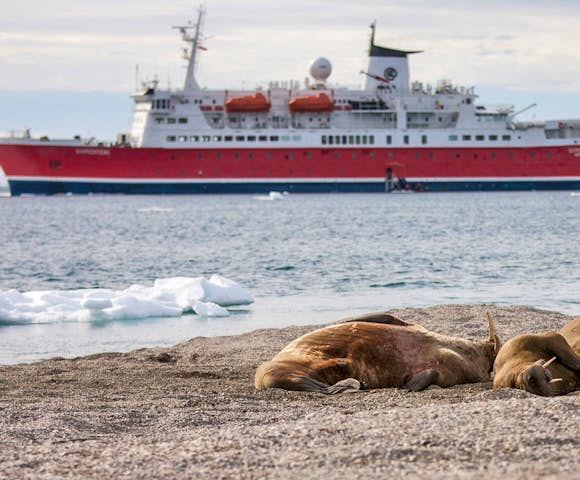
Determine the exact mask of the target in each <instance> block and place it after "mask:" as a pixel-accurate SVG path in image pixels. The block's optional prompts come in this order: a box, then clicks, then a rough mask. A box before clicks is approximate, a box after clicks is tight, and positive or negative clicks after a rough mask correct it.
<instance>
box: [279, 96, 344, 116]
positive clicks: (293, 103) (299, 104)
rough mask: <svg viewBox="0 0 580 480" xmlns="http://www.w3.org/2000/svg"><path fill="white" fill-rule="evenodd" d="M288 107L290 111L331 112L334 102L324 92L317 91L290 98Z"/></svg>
mask: <svg viewBox="0 0 580 480" xmlns="http://www.w3.org/2000/svg"><path fill="white" fill-rule="evenodd" d="M288 108H290V111H291V112H331V111H332V110H333V109H334V104H333V103H332V100H331V99H330V97H329V96H328V95H327V94H326V93H317V94H316V95H305V96H302V97H294V98H292V99H290V101H289V102H288Z"/></svg>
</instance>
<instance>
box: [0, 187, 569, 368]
mask: <svg viewBox="0 0 580 480" xmlns="http://www.w3.org/2000/svg"><path fill="white" fill-rule="evenodd" d="M579 238H580V194H574V193H570V192H522V193H507V192H503V193H489V192H486V193H438V194H429V193H427V194H391V195H381V194H369V195H363V194H361V195H358V194H356V195H355V194H353V195H350V194H342V195H326V194H325V195H288V196H272V197H256V196H135V197H132V196H87V197H82V196H78V197H77V196H62V197H28V198H26V197H21V198H0V292H4V293H6V292H8V291H12V290H16V291H18V292H21V293H26V292H33V291H41V290H42V291H50V292H52V293H54V294H57V295H58V294H59V293H66V292H67V291H69V290H77V289H97V292H98V291H99V290H100V289H103V291H110V290H114V291H116V290H119V291H124V290H125V289H128V288H129V287H131V286H132V285H134V284H139V285H146V286H147V285H153V283H154V281H155V280H158V279H171V278H175V277H191V278H197V277H206V278H209V277H210V276H211V275H213V274H219V275H221V276H223V277H226V278H227V279H230V280H233V281H235V282H237V283H238V284H239V285H240V286H242V287H243V288H244V289H246V290H247V291H248V292H249V293H250V294H251V295H252V296H253V297H254V299H255V302H254V303H252V304H250V305H244V306H240V307H229V308H228V310H229V312H230V315H229V316H227V317H207V316H201V315H195V314H193V313H187V314H184V315H182V316H176V317H175V316H174V317H153V318H142V317H138V318H124V319H122V320H118V319H117V320H102V319H100V320H91V319H87V320H85V321H82V320H76V321H70V319H68V320H67V319H61V318H52V319H50V320H47V321H34V322H20V323H15V322H10V321H6V319H2V318H0V364H10V363H18V362H28V361H33V360H37V359H41V358H49V357H54V356H63V357H73V356H78V355H85V354H89V353H96V352H101V351H128V350H131V349H135V348H141V347H150V346H169V345H173V344H175V343H178V342H181V341H184V340H187V339H189V338H191V337H195V336H214V335H233V334H239V333H243V332H247V331H251V330H255V329H258V328H270V327H283V326H287V325H297V324H317V323H325V322H331V321H335V320H338V319H340V318H343V317H347V316H351V315H355V314H361V313H365V312H370V311H374V310H379V309H390V308H394V307H407V306H428V305H436V304H446V303H495V304H526V305H532V306H535V307H538V308H544V309H550V310H556V311H560V312H563V313H569V314H580V248H579V247H578V239H579ZM482 321H484V319H482Z"/></svg>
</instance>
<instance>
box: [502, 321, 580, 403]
mask: <svg viewBox="0 0 580 480" xmlns="http://www.w3.org/2000/svg"><path fill="white" fill-rule="evenodd" d="M493 371H494V379H493V387H494V388H504V387H508V388H519V389H521V390H526V391H528V392H530V393H534V394H536V395H543V396H552V395H566V394H567V393H570V392H573V391H575V390H578V389H580V317H578V318H575V319H574V320H572V321H571V322H569V323H568V324H566V325H565V326H564V327H563V328H562V329H561V330H560V332H553V331H550V332H543V333H526V334H523V335H518V336H517V337H514V338H512V339H510V340H508V341H507V342H506V343H505V345H503V346H502V347H501V349H500V351H499V352H498V354H497V357H496V359H495V363H494V367H493Z"/></svg>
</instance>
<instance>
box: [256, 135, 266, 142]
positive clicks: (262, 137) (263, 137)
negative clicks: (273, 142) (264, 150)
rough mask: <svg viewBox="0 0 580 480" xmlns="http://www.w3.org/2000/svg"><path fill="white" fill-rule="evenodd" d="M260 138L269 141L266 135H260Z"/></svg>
mask: <svg viewBox="0 0 580 480" xmlns="http://www.w3.org/2000/svg"><path fill="white" fill-rule="evenodd" d="M258 140H260V142H267V141H268V137H267V136H266V135H260V136H259V137H258Z"/></svg>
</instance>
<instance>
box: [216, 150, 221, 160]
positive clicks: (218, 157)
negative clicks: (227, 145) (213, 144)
mask: <svg viewBox="0 0 580 480" xmlns="http://www.w3.org/2000/svg"><path fill="white" fill-rule="evenodd" d="M215 158H217V159H218V160H219V159H220V158H222V154H221V152H216V154H215Z"/></svg>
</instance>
